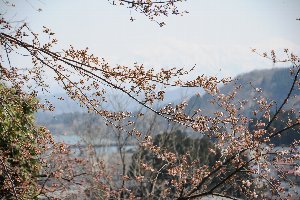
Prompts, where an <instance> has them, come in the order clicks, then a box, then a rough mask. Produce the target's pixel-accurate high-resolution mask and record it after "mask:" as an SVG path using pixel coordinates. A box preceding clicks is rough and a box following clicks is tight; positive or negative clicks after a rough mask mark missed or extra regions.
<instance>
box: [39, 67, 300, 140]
mask: <svg viewBox="0 0 300 200" xmlns="http://www.w3.org/2000/svg"><path fill="white" fill-rule="evenodd" d="M234 80H235V81H233V82H232V83H230V84H227V85H225V86H222V87H221V88H220V91H221V93H224V94H227V93H229V92H231V91H232V90H233V89H234V88H235V87H237V86H241V87H240V89H239V90H238V93H237V95H236V98H235V100H234V103H237V102H238V101H241V100H245V99H246V100H248V104H246V106H245V107H244V110H243V111H242V114H244V115H246V116H248V117H251V118H253V117H254V116H253V115H252V113H251V112H252V111H253V110H254V109H255V106H256V104H255V100H254V98H255V97H256V96H258V95H262V96H264V97H265V98H266V99H268V100H273V101H275V102H277V104H278V106H279V105H280V104H281V103H282V102H283V100H284V98H285V97H286V95H287V94H288V91H289V89H290V86H291V84H292V81H293V77H292V76H291V75H290V72H289V69H287V68H276V69H268V70H256V71H252V72H249V73H246V74H242V75H239V76H237V77H236V78H235V79H234ZM256 88H258V89H261V90H262V92H261V93H257V92H256ZM296 88H297V87H296ZM197 92H199V93H200V94H201V93H202V94H203V92H202V91H201V90H200V91H199V88H191V89H189V90H186V89H184V88H179V89H178V88H176V89H174V90H173V91H169V92H167V93H166V94H167V95H166V98H165V100H164V101H163V102H160V104H157V105H154V107H155V108H157V109H159V108H160V107H162V106H164V105H165V104H166V103H174V104H176V103H179V102H180V101H182V100H184V99H187V101H188V104H189V105H188V107H187V109H186V111H187V112H188V111H192V110H195V109H199V108H200V109H201V110H202V112H203V114H205V115H210V114H213V113H214V112H215V111H217V110H218V111H220V108H219V107H217V106H216V105H212V104H211V103H209V101H210V100H211V99H212V97H211V95H209V94H203V95H202V96H201V95H200V97H199V96H196V95H194V94H195V93H197ZM293 95H297V98H293V99H291V100H290V101H289V105H287V106H286V107H285V110H289V109H290V108H291V107H292V106H293V107H294V108H295V109H297V110H298V111H299V110H300V99H299V95H300V91H299V90H295V91H293ZM64 98H65V99H67V98H66V97H64ZM109 98H110V103H107V105H103V107H105V108H106V109H112V110H123V111H124V110H129V111H132V112H135V111H137V110H138V108H139V107H140V105H138V104H137V103H134V102H133V100H130V98H129V97H127V96H126V95H121V94H116V95H110V96H109ZM48 99H49V98H48ZM49 100H50V101H52V102H53V104H54V106H55V107H56V109H57V110H56V112H50V113H49V112H39V113H37V114H36V118H37V122H38V124H41V125H45V126H46V127H48V128H49V129H50V130H51V131H52V133H54V134H56V135H63V134H67V135H74V134H75V135H81V136H84V137H85V139H87V138H89V140H90V141H93V142H98V143H99V141H100V140H103V138H105V139H107V140H114V137H115V136H114V134H113V133H114V131H113V129H111V127H107V126H106V125H105V122H104V120H103V119H102V118H101V117H100V116H97V115H95V114H88V113H85V110H84V108H81V107H80V106H79V105H78V104H76V103H75V102H74V101H72V100H70V99H67V100H65V101H60V100H58V99H57V98H56V99H55V98H52V100H51V98H50V99H49ZM274 109H276V108H275V107H274ZM143 112H146V111H145V109H144V110H143ZM258 117H259V116H258ZM278 126H280V125H278ZM171 127H172V128H171ZM136 128H137V129H138V130H140V131H142V132H145V133H146V132H147V131H149V130H151V132H152V133H154V134H159V133H163V132H165V131H166V130H171V129H172V130H173V129H174V130H177V129H180V130H183V129H184V130H185V131H187V132H189V134H191V135H195V137H199V136H201V134H199V133H194V132H193V131H191V130H189V129H186V127H181V126H180V125H178V124H176V123H170V122H168V121H166V120H164V119H162V118H160V117H158V116H156V115H155V114H154V113H152V112H151V111H148V112H147V113H145V115H144V117H142V118H140V119H139V120H138V121H137V127H136ZM98 140H99V141H98Z"/></svg>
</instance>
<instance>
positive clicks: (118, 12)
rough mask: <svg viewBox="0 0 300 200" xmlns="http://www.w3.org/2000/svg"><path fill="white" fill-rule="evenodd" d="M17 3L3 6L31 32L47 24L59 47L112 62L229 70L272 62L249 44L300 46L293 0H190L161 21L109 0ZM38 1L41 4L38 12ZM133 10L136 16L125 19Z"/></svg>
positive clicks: (298, 6)
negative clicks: (180, 12) (71, 47)
mask: <svg viewBox="0 0 300 200" xmlns="http://www.w3.org/2000/svg"><path fill="white" fill-rule="evenodd" d="M28 2H29V3H28ZM1 3H2V2H1ZM16 4H17V9H15V10H11V11H9V12H10V13H9V14H10V15H11V16H12V18H15V19H17V18H23V19H24V18H25V19H26V20H27V21H28V22H29V24H30V26H31V27H32V28H33V30H35V31H36V32H39V31H40V30H41V27H42V26H43V25H45V26H47V27H49V28H51V29H52V30H53V31H54V32H55V33H56V37H57V38H58V39H59V41H60V44H61V45H62V47H67V46H68V45H69V44H72V45H74V46H75V47H77V48H85V47H89V48H90V50H91V51H92V52H93V53H95V54H96V55H98V56H99V57H104V58H105V59H106V60H107V61H108V62H110V63H112V64H124V65H132V64H133V63H134V62H138V63H144V64H145V65H146V66H148V67H154V68H161V67H173V66H175V67H183V66H184V67H192V66H193V65H195V64H196V66H197V69H196V71H195V73H193V74H194V75H198V74H202V73H205V74H209V75H218V76H224V75H225V76H234V75H236V74H239V73H244V72H248V71H251V70H253V69H263V68H270V67H276V66H273V65H272V63H271V62H270V61H268V60H266V59H263V58H261V57H259V56H258V55H256V54H253V53H252V52H251V48H256V49H258V50H259V51H269V50H271V49H275V50H278V51H282V50H283V48H289V49H291V50H293V51H294V52H295V53H298V54H299V53H300V37H299V35H300V21H298V20H296V18H300V1H299V0H247V1H246V0H188V1H187V2H185V3H181V4H180V5H181V6H180V7H181V8H182V9H183V10H187V11H189V14H186V15H184V16H182V17H181V16H171V17H169V18H166V19H165V22H166V24H167V25H166V26H165V27H163V28H160V27H159V26H158V25H157V24H156V23H154V22H151V21H149V20H148V19H147V18H146V17H145V16H143V15H141V14H138V13H136V12H135V11H134V10H130V9H127V8H126V7H117V6H112V5H111V4H109V2H108V1H107V0H86V1H83V0H77V1H74V0H72V1H71V0H51V1H45V0H28V1H22V2H18V1H16ZM37 8H42V10H43V11H42V12H36V11H35V9H37ZM15 14H17V15H15ZM131 16H133V17H134V18H136V19H137V20H135V21H134V22H131V21H130V20H129V19H130V17H131ZM220 69H221V71H220Z"/></svg>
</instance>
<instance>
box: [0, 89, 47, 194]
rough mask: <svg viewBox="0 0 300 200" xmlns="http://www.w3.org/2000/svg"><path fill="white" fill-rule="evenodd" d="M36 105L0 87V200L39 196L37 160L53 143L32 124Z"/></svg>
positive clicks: (30, 100)
mask: <svg viewBox="0 0 300 200" xmlns="http://www.w3.org/2000/svg"><path fill="white" fill-rule="evenodd" d="M37 108H38V101H37V99H36V98H35V97H33V96H31V95H24V94H20V93H19V92H18V90H15V89H13V88H8V87H6V86H5V85H3V84H0V165H1V167H0V198H1V199H2V198H8V199H10V198H22V199H23V198H24V199H28V198H33V197H34V196H36V195H37V194H38V188H39V187H38V182H37V178H38V175H39V172H40V170H41V167H42V162H41V158H40V156H41V155H42V153H43V152H44V151H45V150H46V148H47V144H48V142H51V141H52V138H51V135H50V133H49V132H48V131H47V130H46V129H45V128H43V127H37V126H35V124H34V112H36V111H37Z"/></svg>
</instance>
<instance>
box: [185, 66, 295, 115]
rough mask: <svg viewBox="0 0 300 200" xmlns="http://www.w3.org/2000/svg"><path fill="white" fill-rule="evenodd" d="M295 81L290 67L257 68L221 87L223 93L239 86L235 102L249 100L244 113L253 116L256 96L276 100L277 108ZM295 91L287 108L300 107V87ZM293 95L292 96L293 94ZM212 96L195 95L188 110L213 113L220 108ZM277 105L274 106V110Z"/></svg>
mask: <svg viewBox="0 0 300 200" xmlns="http://www.w3.org/2000/svg"><path fill="white" fill-rule="evenodd" d="M292 82H293V76H291V75H290V71H289V68H274V69H266V70H255V71H252V72H249V73H245V74H241V75H239V76H237V77H236V78H235V79H234V81H233V82H231V83H229V84H227V85H225V86H223V87H221V88H220V92H221V93H222V94H225V95H226V94H228V93H230V92H231V91H233V90H234V88H236V87H239V86H240V89H239V90H237V95H236V98H235V100H234V103H237V102H238V101H242V100H248V103H247V105H246V106H245V107H244V110H243V114H244V115H246V116H248V117H251V115H252V113H251V111H253V110H254V109H255V106H256V103H255V100H254V99H255V97H258V96H263V97H265V98H266V99H267V100H268V102H270V101H271V100H272V101H274V102H275V103H276V105H277V108H278V107H279V106H280V105H281V104H282V102H283V101H284V98H285V97H286V96H287V94H288V92H289V90H290V87H291V85H292ZM295 88H296V89H295V90H294V91H293V93H292V94H293V95H297V97H296V98H291V99H290V100H289V104H288V105H287V106H285V109H289V108H291V107H292V106H293V107H294V108H296V109H298V110H299V108H300V99H299V95H300V90H299V89H298V87H297V86H296V87H295ZM256 89H258V90H261V91H262V92H261V93H257V92H256ZM293 95H292V96H293ZM211 99H212V96H211V95H209V94H205V95H203V96H201V97H199V96H193V97H192V98H190V100H189V106H188V108H187V111H193V110H195V109H201V110H202V111H203V113H205V114H212V113H214V112H215V111H216V110H220V108H219V107H217V106H216V105H212V104H211V103H209V101H210V100H211ZM275 109H276V106H274V107H273V111H274V110H275Z"/></svg>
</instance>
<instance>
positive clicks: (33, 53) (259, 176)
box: [0, 0, 300, 199]
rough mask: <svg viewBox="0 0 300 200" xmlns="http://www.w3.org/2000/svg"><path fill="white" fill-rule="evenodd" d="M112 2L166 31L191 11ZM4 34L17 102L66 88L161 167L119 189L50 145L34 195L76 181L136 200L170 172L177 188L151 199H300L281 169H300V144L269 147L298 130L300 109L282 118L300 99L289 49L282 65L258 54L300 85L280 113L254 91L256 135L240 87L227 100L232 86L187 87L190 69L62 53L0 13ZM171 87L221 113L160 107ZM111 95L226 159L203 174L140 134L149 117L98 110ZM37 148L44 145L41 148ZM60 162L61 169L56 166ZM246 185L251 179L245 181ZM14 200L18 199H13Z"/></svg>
mask: <svg viewBox="0 0 300 200" xmlns="http://www.w3.org/2000/svg"><path fill="white" fill-rule="evenodd" d="M108 2H110V3H111V4H113V5H125V6H127V7H128V9H133V10H135V11H138V12H141V13H143V14H144V15H145V16H147V17H148V18H149V19H150V20H153V21H156V22H157V23H158V24H159V25H160V26H163V25H164V22H163V21H159V20H160V19H162V18H161V17H162V16H164V17H167V16H169V15H172V14H175V15H181V14H183V13H186V11H179V10H178V7H177V5H178V3H180V2H183V0H169V1H154V0H131V1H126V0H115V1H113V0H109V1H108ZM8 4H9V3H8ZM132 20H133V19H132ZM0 26H1V32H0V43H1V54H0V59H1V63H0V64H1V65H0V74H1V82H2V83H5V84H6V85H7V86H9V87H11V88H12V90H15V91H17V93H18V94H19V95H20V96H25V95H28V94H29V95H31V96H32V97H36V96H37V94H38V93H39V92H41V91H42V92H44V91H49V86H48V85H47V83H46V81H45V80H46V78H47V79H51V78H52V80H53V81H56V82H58V83H59V84H60V85H61V86H62V88H63V89H64V90H65V92H66V93H67V94H68V95H69V97H70V98H72V99H73V100H75V101H78V102H79V103H80V104H81V105H82V106H85V107H86V108H87V109H88V110H89V112H94V113H96V114H98V115H99V116H101V117H102V118H103V120H104V121H105V122H106V124H107V125H108V126H112V127H114V128H115V129H117V130H118V131H120V133H121V132H122V134H124V135H126V137H127V136H128V137H134V138H135V139H136V140H137V141H138V143H139V146H140V147H142V148H143V149H145V150H146V151H148V152H150V153H151V155H153V156H155V157H156V159H158V160H161V162H162V163H164V165H163V166H162V167H161V168H160V169H157V168H156V167H155V166H153V163H151V162H147V160H146V161H143V162H140V163H136V164H139V165H140V167H141V168H143V170H144V171H149V172H151V174H152V175H151V177H147V176H140V175H137V176H130V177H129V176H127V175H126V174H125V173H123V174H122V175H121V176H122V177H121V178H122V180H124V182H123V184H122V186H121V187H117V186H116V187H113V182H112V180H113V179H112V177H111V176H110V175H109V174H106V173H105V172H106V171H105V169H104V168H105V166H104V164H103V163H102V162H97V164H95V163H94V165H93V166H91V165H90V163H89V162H88V161H85V160H81V159H78V158H72V157H66V156H65V155H67V154H68V150H67V149H66V148H64V145H63V144H52V146H50V147H49V148H52V149H53V150H52V152H51V154H48V155H47V156H46V158H49V159H48V160H47V159H44V161H43V162H46V163H47V164H46V166H47V167H46V168H44V171H42V172H43V173H42V175H43V179H42V180H41V184H39V185H37V186H36V187H37V188H38V190H39V191H40V192H39V194H40V195H42V194H44V195H47V194H48V193H47V191H48V192H49V191H50V192H51V191H54V190H55V189H57V188H63V187H64V186H65V183H70V182H72V183H74V184H76V185H80V184H82V183H83V182H86V183H87V182H89V183H90V185H91V186H92V188H94V189H95V188H97V191H98V193H97V194H98V198H100V197H102V198H122V199H124V198H138V196H137V194H136V193H135V192H134V190H131V189H130V188H132V184H133V183H134V184H138V183H143V182H148V183H149V181H150V182H151V181H155V179H153V177H158V176H159V175H160V174H161V173H162V171H163V172H164V173H167V175H168V177H169V180H170V181H167V182H161V183H160V185H162V188H163V189H164V190H163V191H162V192H161V194H160V196H154V195H152V196H150V197H149V198H152V199H159V198H163V199H164V198H172V199H174V198H176V199H196V198H199V197H203V196H220V197H227V198H231V199H236V198H238V196H236V194H237V192H232V190H235V191H239V192H238V193H239V194H242V195H241V196H242V197H244V198H249V199H268V198H269V197H270V196H274V198H280V199H292V198H297V196H298V197H299V194H298V193H295V192H291V191H286V190H285V188H284V186H283V184H282V183H283V182H287V184H288V185H289V186H288V187H290V188H293V187H295V182H294V181H291V180H288V179H289V178H288V176H289V175H290V174H289V172H288V171H285V170H284V169H283V168H282V166H281V165H279V163H280V162H284V163H291V164H295V165H297V163H298V162H299V147H298V145H299V141H294V142H292V143H291V144H289V145H288V148H286V149H277V148H276V147H275V146H274V145H273V144H272V142H271V139H272V138H275V137H279V136H280V135H283V134H285V133H286V132H288V131H290V130H297V129H299V124H300V121H299V110H297V109H299V107H293V106H292V108H291V109H289V110H288V112H290V113H293V114H295V115H296V117H295V119H293V120H290V119H289V118H284V119H282V118H280V117H279V116H280V115H281V114H282V113H284V112H285V107H286V106H287V105H288V104H289V102H293V100H295V99H296V100H297V99H298V98H299V96H298V95H294V91H295V90H299V86H300V82H299V73H300V66H299V62H300V60H299V57H298V56H297V55H295V54H293V53H292V52H290V51H289V50H288V49H284V53H285V57H284V58H278V57H277V56H276V53H275V51H273V50H272V51H271V52H270V53H259V52H258V51H256V50H255V49H253V52H255V53H257V54H258V55H259V56H261V57H264V58H265V59H270V62H274V63H277V62H286V63H290V65H291V69H290V74H291V77H292V78H293V81H292V84H291V85H290V89H289V90H288V91H286V96H285V97H284V98H283V101H282V102H281V103H280V104H279V105H277V107H276V108H275V102H274V101H272V100H269V99H266V98H265V97H264V95H263V92H262V91H261V89H260V88H253V90H254V92H256V93H257V95H256V97H255V98H256V99H255V104H256V106H254V107H253V108H254V109H253V110H252V114H253V116H258V119H259V120H256V121H255V124H252V126H253V128H252V129H251V130H250V129H249V123H250V122H253V119H252V118H249V117H248V116H245V115H244V114H243V110H244V109H245V106H246V105H247V104H248V103H249V101H247V99H245V100H243V101H236V95H237V93H238V91H239V89H240V88H241V87H243V86H242V85H236V87H235V88H234V90H233V91H231V92H230V93H229V94H222V93H221V91H220V89H219V85H221V84H228V83H232V81H234V80H231V79H228V78H223V79H218V78H216V77H214V76H206V75H199V76H198V77H196V78H195V79H193V80H188V81H184V79H183V77H186V76H188V74H189V73H191V71H193V68H192V69H184V68H171V69H161V70H154V69H147V68H146V67H145V66H144V65H143V64H134V66H120V65H117V66H112V65H111V64H110V63H108V62H107V61H106V60H105V59H104V58H100V57H98V56H96V55H94V54H93V53H91V52H90V51H89V49H88V48H85V49H76V48H75V47H73V46H70V47H69V48H67V49H61V50H57V49H56V45H57V44H58V40H57V39H56V38H55V33H54V32H53V31H52V30H51V29H50V28H48V27H46V26H45V27H43V35H38V34H36V33H35V32H34V31H33V30H31V28H30V27H29V25H28V24H27V23H26V22H24V23H22V24H21V25H19V26H17V27H16V26H14V23H13V22H10V21H9V20H8V19H6V17H5V15H4V14H1V19H0ZM41 38H47V40H46V41H45V40H44V39H43V40H42V39H41ZM17 57H20V58H23V57H26V58H30V59H31V63H32V65H31V66H30V67H27V68H24V67H23V66H19V65H15V64H14V62H12V61H13V60H12V59H16V58H17ZM49 70H50V71H52V72H53V74H54V76H53V77H51V76H50V73H48V72H49ZM174 86H176V87H199V88H202V89H204V90H205V91H206V92H207V93H208V94H209V95H210V96H211V104H214V105H216V106H217V107H218V108H219V109H218V111H216V112H214V113H213V114H207V113H204V112H203V111H201V110H199V109H195V110H192V111H191V112H190V113H187V112H186V108H187V107H188V102H182V103H179V104H178V105H172V104H168V105H166V106H164V107H161V108H158V109H157V108H154V107H153V104H154V103H155V102H158V101H162V100H163V99H164V95H165V93H166V89H167V88H169V87H174ZM107 88H111V89H114V90H118V91H120V92H122V93H124V94H125V95H127V96H128V97H130V98H131V99H132V100H134V101H135V102H136V103H138V104H140V105H141V106H143V107H144V108H145V109H147V110H148V111H150V112H152V113H153V114H155V115H156V116H158V117H160V118H161V120H165V121H167V122H172V123H176V124H180V125H181V126H184V127H186V128H189V129H192V130H193V131H195V132H197V133H199V134H204V135H205V136H206V137H207V138H209V139H211V140H212V141H214V145H215V147H214V148H210V151H211V152H210V153H212V154H216V153H217V152H219V151H220V152H221V156H217V157H216V160H215V161H214V162H213V163H210V165H208V164H205V163H204V164H203V165H201V164H200V165H199V164H198V163H199V162H200V161H199V160H197V159H192V160H191V159H188V158H190V155H189V151H187V152H185V153H183V154H180V155H179V154H176V153H175V152H173V151H172V150H170V149H166V148H162V147H161V146H159V145H156V143H154V142H153V139H152V136H151V135H149V134H144V133H143V132H141V131H140V130H139V129H138V128H137V127H136V126H135V120H134V119H136V118H137V117H141V116H143V115H144V111H143V110H141V111H140V112H138V113H132V112H129V111H126V110H124V111H109V110H106V109H103V108H102V107H101V105H102V103H103V102H106V101H107ZM161 88H163V89H161ZM1 104H3V98H1ZM39 108H43V109H48V110H52V109H53V106H52V105H51V102H49V104H46V105H39ZM272 110H275V112H272ZM7 117H11V120H17V119H18V118H15V117H14V116H9V115H7ZM277 120H283V124H284V127H283V128H280V129H278V128H276V127H275V126H274V124H275V123H276V121H277ZM1 123H2V122H1ZM34 137H36V136H34ZM35 139H36V140H37V141H38V143H39V142H41V143H43V141H44V140H43V141H39V140H38V138H35ZM27 144H28V143H27ZM1 151H2V150H1ZM53 155H57V156H53ZM58 155H59V156H58ZM4 156H5V154H4ZM24 156H25V155H24ZM54 157H55V158H56V159H55V160H56V162H55V160H53V159H54ZM0 158H1V164H2V163H4V161H5V160H7V159H8V157H3V156H1V157H0ZM66 160H67V161H68V162H66ZM1 166H2V168H1V174H5V177H8V179H9V177H10V175H11V174H10V172H9V170H6V168H4V166H6V165H3V164H2V165H1ZM97 167H98V169H96V168H97ZM296 171H297V170H296ZM65 172H68V173H66V174H65ZM145 174H147V173H145ZM148 174H150V173H148ZM245 177H249V179H247V180H246V179H245ZM8 181H9V180H8ZM229 185H230V187H228V186H229ZM129 186H130V187H129ZM1 187H2V188H3V187H4V186H3V185H1ZM6 187H9V191H11V192H12V193H14V191H15V190H16V189H18V190H19V188H17V186H16V185H14V184H10V185H9V186H7V185H6ZM23 189H25V188H23ZM153 194H154V193H153ZM11 196H13V197H15V198H16V199H18V195H16V194H15V195H14V194H12V195H11ZM49 198H51V197H49Z"/></svg>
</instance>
